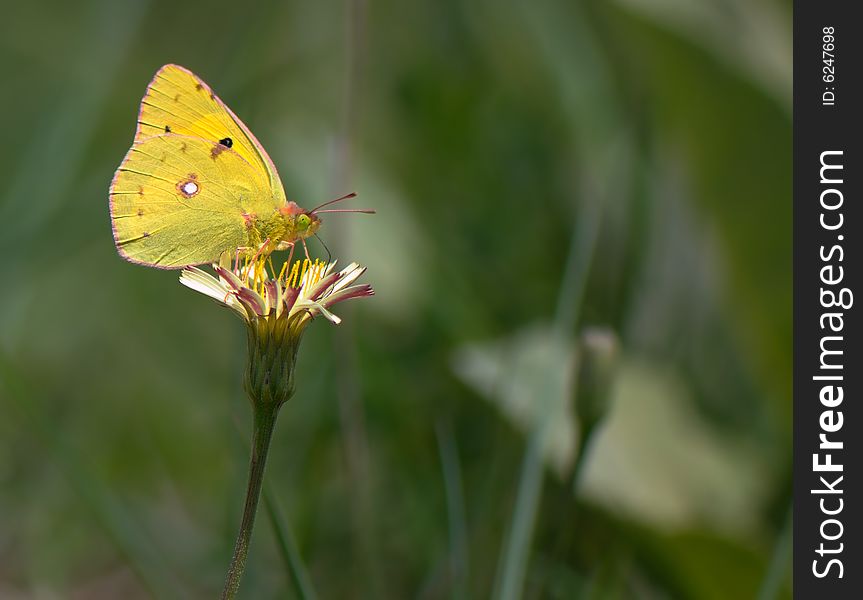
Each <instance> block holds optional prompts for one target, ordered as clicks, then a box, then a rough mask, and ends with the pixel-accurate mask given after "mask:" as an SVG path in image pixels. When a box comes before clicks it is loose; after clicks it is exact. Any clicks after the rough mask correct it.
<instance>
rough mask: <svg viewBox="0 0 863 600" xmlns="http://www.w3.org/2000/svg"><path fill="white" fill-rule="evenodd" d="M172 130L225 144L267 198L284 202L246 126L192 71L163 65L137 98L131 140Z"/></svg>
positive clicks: (270, 167)
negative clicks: (257, 178)
mask: <svg viewBox="0 0 863 600" xmlns="http://www.w3.org/2000/svg"><path fill="white" fill-rule="evenodd" d="M165 133H177V134H181V135H191V136H195V137H199V138H202V139H205V140H208V141H210V142H214V143H219V142H223V145H225V146H228V147H230V148H231V149H232V150H233V151H235V152H236V153H237V154H239V155H240V156H241V157H243V158H244V159H245V160H246V162H247V163H248V164H249V165H251V167H252V168H253V169H254V170H255V171H257V172H258V173H259V174H260V175H262V176H264V177H265V178H266V180H267V181H268V183H269V187H270V197H269V199H270V201H271V202H272V203H273V204H274V205H275V206H276V207H280V206H283V205H284V204H285V201H286V200H285V192H284V189H283V188H282V184H281V181H280V180H279V176H278V173H277V172H276V168H275V166H274V165H273V162H272V161H271V160H270V157H269V156H268V155H267V153H266V151H265V150H264V149H263V147H261V145H260V144H259V143H258V141H257V140H256V139H255V137H254V136H253V135H252V134H251V132H250V131H249V130H248V128H247V127H246V126H245V125H244V124H243V123H242V122H241V121H240V119H239V118H238V117H237V116H236V115H234V113H233V112H231V110H230V109H229V108H228V107H227V106H226V105H225V104H224V103H223V102H222V101H221V100H220V99H219V98H218V96H216V95H215V94H214V93H213V91H212V90H211V89H210V87H209V86H208V85H207V84H206V83H204V82H203V81H201V79H199V78H198V77H197V76H196V75H195V74H194V73H192V72H191V71H188V70H187V69H184V68H183V67H180V66H177V65H165V66H164V67H162V68H161V69H159V71H158V72H157V73H156V76H155V77H154V78H153V81H152V82H150V85H149V86H148V87H147V93H146V94H145V96H144V98H143V100H142V101H141V112H140V115H139V117H138V130H137V132H136V133H135V140H136V141H138V140H142V139H144V138H147V137H150V136H153V135H160V134H165Z"/></svg>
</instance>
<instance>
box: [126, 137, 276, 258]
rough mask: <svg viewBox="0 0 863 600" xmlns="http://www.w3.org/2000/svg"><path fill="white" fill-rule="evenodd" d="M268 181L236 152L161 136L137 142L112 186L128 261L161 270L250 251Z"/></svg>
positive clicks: (196, 139) (204, 142)
mask: <svg viewBox="0 0 863 600" xmlns="http://www.w3.org/2000/svg"><path fill="white" fill-rule="evenodd" d="M267 194H269V182H268V180H267V178H266V174H265V173H261V172H259V171H258V170H256V169H253V168H252V167H251V166H250V165H249V163H248V162H247V161H246V159H245V158H244V157H243V156H242V155H241V154H240V153H239V152H236V151H235V150H233V149H231V148H226V147H225V146H223V145H221V144H219V143H218V142H215V143H214V142H211V141H209V140H207V139H203V138H200V137H194V136H187V135H177V134H174V133H168V134H165V133H163V134H162V135H157V136H151V137H148V138H143V139H139V140H137V141H136V142H135V144H134V145H133V146H132V148H131V149H130V150H129V153H128V154H127V155H126V158H125V159H124V160H123V163H122V164H121V165H120V168H119V169H118V170H117V173H116V175H115V176H114V181H113V182H112V183H111V191H110V196H111V221H112V225H113V229H114V240H115V242H116V244H117V249H118V250H119V251H120V254H122V255H123V256H124V257H126V258H127V259H129V260H131V261H133V262H140V263H143V264H147V265H152V266H157V267H163V268H180V267H183V266H187V265H195V264H203V263H208V262H212V261H214V260H216V259H218V257H219V256H220V255H221V254H222V252H225V251H231V250H235V249H236V248H239V247H244V246H246V245H247V244H248V243H249V229H248V223H249V218H250V216H253V215H255V213H256V212H257V211H259V210H260V208H261V202H260V198H262V197H266V196H267Z"/></svg>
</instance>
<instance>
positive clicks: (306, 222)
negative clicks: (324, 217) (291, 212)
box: [294, 212, 321, 239]
mask: <svg viewBox="0 0 863 600" xmlns="http://www.w3.org/2000/svg"><path fill="white" fill-rule="evenodd" d="M320 226H321V218H320V217H319V216H318V215H316V214H315V213H313V212H301V213H300V214H298V215H297V216H296V219H295V220H294V228H295V230H296V232H297V236H298V237H301V238H303V239H305V238H307V237H311V236H313V235H315V233H317V231H318V228H319V227H320Z"/></svg>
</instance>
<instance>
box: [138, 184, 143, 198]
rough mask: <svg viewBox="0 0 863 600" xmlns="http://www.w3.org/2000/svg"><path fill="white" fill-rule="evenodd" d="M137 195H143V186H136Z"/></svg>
mask: <svg viewBox="0 0 863 600" xmlns="http://www.w3.org/2000/svg"><path fill="white" fill-rule="evenodd" d="M138 195H139V196H143V195H144V186H143V185H139V186H138Z"/></svg>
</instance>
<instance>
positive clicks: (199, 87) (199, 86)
mask: <svg viewBox="0 0 863 600" xmlns="http://www.w3.org/2000/svg"><path fill="white" fill-rule="evenodd" d="M203 88H204V86H203V85H201V84H200V83H199V84H197V85H195V89H196V90H198V91H199V92H200V91H201V90H202V89H203Z"/></svg>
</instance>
